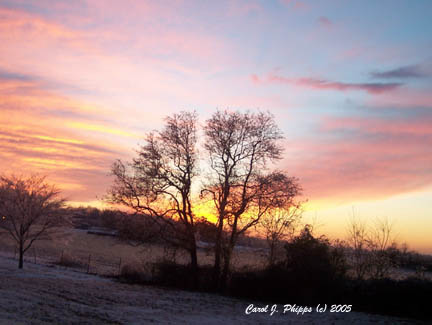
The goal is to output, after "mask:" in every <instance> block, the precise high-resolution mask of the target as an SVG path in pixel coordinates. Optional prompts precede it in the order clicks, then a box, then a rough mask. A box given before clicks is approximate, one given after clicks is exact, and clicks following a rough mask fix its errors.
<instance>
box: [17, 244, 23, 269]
mask: <svg viewBox="0 0 432 325" xmlns="http://www.w3.org/2000/svg"><path fill="white" fill-rule="evenodd" d="M23 265H24V247H23V244H22V243H20V245H19V262H18V268H19V269H22V268H23Z"/></svg>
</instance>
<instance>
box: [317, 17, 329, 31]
mask: <svg viewBox="0 0 432 325" xmlns="http://www.w3.org/2000/svg"><path fill="white" fill-rule="evenodd" d="M317 21H318V24H319V25H320V26H321V27H325V28H331V27H333V22H332V21H331V20H330V19H328V18H327V17H325V16H321V17H318V19H317Z"/></svg>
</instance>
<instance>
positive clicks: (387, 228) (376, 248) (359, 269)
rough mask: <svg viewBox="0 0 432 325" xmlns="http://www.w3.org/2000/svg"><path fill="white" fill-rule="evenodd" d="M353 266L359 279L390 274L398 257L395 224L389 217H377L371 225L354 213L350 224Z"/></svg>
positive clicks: (349, 239) (349, 236)
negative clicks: (394, 253)
mask: <svg viewBox="0 0 432 325" xmlns="http://www.w3.org/2000/svg"><path fill="white" fill-rule="evenodd" d="M348 244H349V245H350V247H351V251H352V255H351V266H352V269H353V271H354V275H355V277H356V278H357V279H364V278H367V277H371V278H384V277H386V276H388V275H389V272H390V270H391V268H392V267H393V266H396V264H395V263H396V262H395V261H396V259H395V258H394V257H393V256H392V251H393V250H394V248H395V247H396V246H395V245H396V244H395V238H394V224H393V223H392V222H390V220H389V219H388V218H376V219H375V220H374V222H373V224H372V225H371V226H368V225H367V224H366V223H365V222H362V221H361V220H360V219H359V218H357V217H356V216H355V215H354V213H353V215H352V217H351V220H350V223H349V225H348Z"/></svg>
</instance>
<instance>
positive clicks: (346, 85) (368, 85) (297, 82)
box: [251, 73, 403, 94]
mask: <svg viewBox="0 0 432 325" xmlns="http://www.w3.org/2000/svg"><path fill="white" fill-rule="evenodd" d="M251 79H252V81H253V82H255V83H260V82H264V83H276V84H277V83H278V84H287V85H293V86H298V87H305V88H311V89H317V90H336V91H350V90H360V91H366V92H368V93H371V94H380V93H385V92H389V91H392V90H394V89H396V88H398V87H400V86H402V85H403V84H402V83H399V82H365V83H350V82H341V81H331V80H326V79H316V78H310V77H301V78H288V77H284V76H281V75H278V74H274V73H270V74H269V75H268V76H267V77H266V78H265V79H261V78H260V77H259V76H257V75H255V74H253V75H251Z"/></svg>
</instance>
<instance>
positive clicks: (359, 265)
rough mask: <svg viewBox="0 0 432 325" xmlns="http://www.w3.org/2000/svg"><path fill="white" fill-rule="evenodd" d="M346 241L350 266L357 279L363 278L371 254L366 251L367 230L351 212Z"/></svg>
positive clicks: (368, 265)
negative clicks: (349, 249)
mask: <svg viewBox="0 0 432 325" xmlns="http://www.w3.org/2000/svg"><path fill="white" fill-rule="evenodd" d="M347 232H348V238H347V242H348V244H349V246H350V247H351V251H352V254H351V263H350V264H351V266H352V269H353V271H354V275H355V277H356V278H357V279H364V278H365V276H366V275H367V274H368V273H369V272H370V264H371V256H370V253H369V251H368V230H367V227H366V224H365V223H364V222H362V221H361V220H359V219H358V218H357V217H356V216H355V215H354V213H353V215H352V216H351V219H350V221H349V224H348V229H347Z"/></svg>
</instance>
